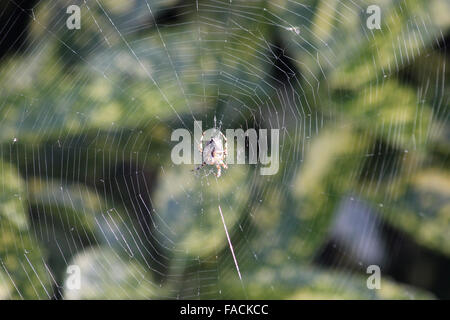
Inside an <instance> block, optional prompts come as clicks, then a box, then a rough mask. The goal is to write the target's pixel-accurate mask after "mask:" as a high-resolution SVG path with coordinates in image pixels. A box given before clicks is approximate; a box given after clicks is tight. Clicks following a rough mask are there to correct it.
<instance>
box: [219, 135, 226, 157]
mask: <svg viewBox="0 0 450 320" xmlns="http://www.w3.org/2000/svg"><path fill="white" fill-rule="evenodd" d="M220 134H221V135H222V138H223V140H224V141H225V144H224V146H223V154H224V156H225V157H226V156H227V155H228V144H227V137H225V135H224V134H223V133H222V132H220Z"/></svg>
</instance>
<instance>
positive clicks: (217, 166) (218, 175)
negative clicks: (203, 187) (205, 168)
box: [216, 164, 222, 178]
mask: <svg viewBox="0 0 450 320" xmlns="http://www.w3.org/2000/svg"><path fill="white" fill-rule="evenodd" d="M216 168H217V174H216V177H217V178H219V177H220V174H221V171H222V170H221V169H220V164H217V165H216Z"/></svg>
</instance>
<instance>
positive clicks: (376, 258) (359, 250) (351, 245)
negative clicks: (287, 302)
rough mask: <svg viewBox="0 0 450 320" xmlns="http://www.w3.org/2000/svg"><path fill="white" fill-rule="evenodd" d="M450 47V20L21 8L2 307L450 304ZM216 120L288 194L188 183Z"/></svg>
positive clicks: (244, 9)
mask: <svg viewBox="0 0 450 320" xmlns="http://www.w3.org/2000/svg"><path fill="white" fill-rule="evenodd" d="M373 4H376V5H378V6H379V7H380V8H381V29H380V30H378V29H369V28H368V26H367V23H366V22H367V19H368V18H369V16H370V14H368V13H367V11H366V9H367V7H368V6H369V5H373ZM69 5H78V6H79V8H80V22H81V28H80V29H79V30H78V29H72V30H71V29H69V28H68V27H67V23H66V22H67V19H68V18H69V17H70V16H71V14H68V13H67V7H68V6H69ZM449 36H450V2H449V1H448V0H433V1H426V0H423V1H419V0H411V1H410V0H408V1H394V0H383V1H381V0H378V1H376V0H370V1H361V0H354V1H337V0H332V1H329V0H304V1H300V0H296V1H293V0H274V1H259V0H246V1H243V0H234V1H228V0H226V1H225V0H198V1H190V0H183V1H182V0H166V1H157V0H142V1H141V0H139V1H137V0H127V1H118V0H86V1H81V0H70V1H69V0H67V1H66V0H57V1H55V0H53V1H52V0H33V1H25V0H6V1H2V2H1V4H0V91H1V94H0V299H235V298H236V299H237V298H243V299H245V298H252V299H266V298H268V299H345V298H354V299H433V298H447V299H448V298H450V276H449V274H448V273H449V272H450V172H449V170H448V169H449V150H450V141H449V138H450V127H449V118H448V117H449V108H448V106H449V81H450V78H449V69H450V65H449V59H450V55H449V52H448V50H449V49H448V43H449V41H450V39H449ZM214 119H216V125H217V126H220V127H221V128H223V129H229V128H230V129H237V128H242V129H244V130H247V129H248V128H256V129H279V130H280V169H279V171H278V173H277V174H276V175H272V176H262V175H260V168H261V165H230V166H229V168H228V170H224V171H223V173H222V177H220V178H218V179H217V178H216V177H215V176H214V174H212V170H211V168H205V169H203V170H201V171H200V172H198V173H197V174H195V173H193V172H192V171H191V170H192V169H193V168H194V165H174V164H173V162H172V161H171V157H170V154H171V150H172V148H173V146H174V145H175V144H176V143H177V142H174V141H171V133H172V132H173V131H174V130H175V129H178V128H185V129H188V130H189V131H190V132H193V129H194V121H195V120H199V121H202V122H203V128H204V129H205V128H210V127H213V126H214V123H215V122H214ZM229 143H230V142H229ZM194 144H195V143H194V142H193V143H192V148H193V152H194V150H196V147H195V146H194ZM219 207H220V208H221V209H222V212H223V217H224V221H225V225H226V227H227V229H228V232H229V235H230V241H231V243H232V245H233V248H234V253H235V256H236V262H237V264H238V266H239V270H240V273H241V275H242V279H240V278H239V275H238V272H237V269H236V265H235V262H234V259H233V255H232V252H231V250H230V245H229V243H228V240H227V237H226V233H225V229H224V224H223V223H222V219H221V216H220V212H219ZM73 265H75V266H77V267H78V268H79V271H80V276H81V285H80V287H79V288H76V289H74V288H73V287H71V286H70V285H69V284H70V282H69V278H70V277H71V275H73V274H72V273H71V272H72V271H71V269H70V266H73ZM370 265H377V266H379V267H380V270H381V288H380V289H370V288H369V287H368V286H367V279H368V277H369V276H370V274H368V273H367V268H368V266H370Z"/></svg>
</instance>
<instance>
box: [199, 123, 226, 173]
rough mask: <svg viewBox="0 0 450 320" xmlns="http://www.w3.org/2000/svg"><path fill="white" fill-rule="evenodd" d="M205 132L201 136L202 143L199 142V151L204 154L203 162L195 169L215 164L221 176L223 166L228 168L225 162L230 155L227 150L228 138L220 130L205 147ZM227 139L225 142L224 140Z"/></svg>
mask: <svg viewBox="0 0 450 320" xmlns="http://www.w3.org/2000/svg"><path fill="white" fill-rule="evenodd" d="M204 136H205V132H203V133H202V137H201V138H200V143H199V144H198V151H199V152H200V153H201V154H202V164H201V165H200V166H198V167H197V168H196V169H195V170H196V171H197V170H199V169H201V168H203V167H204V166H205V165H215V166H216V168H217V173H216V177H217V178H219V177H220V175H221V171H222V170H221V169H222V167H223V168H224V169H228V166H227V164H226V163H225V160H226V157H227V155H228V153H227V152H228V151H227V138H226V137H225V135H224V134H223V133H222V132H220V131H219V133H217V134H216V135H215V136H213V137H211V139H210V140H209V141H207V142H206V144H205V147H204V148H203V138H204ZM222 138H223V141H225V144H224V143H223V141H222Z"/></svg>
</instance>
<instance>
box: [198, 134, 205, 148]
mask: <svg viewBox="0 0 450 320" xmlns="http://www.w3.org/2000/svg"><path fill="white" fill-rule="evenodd" d="M204 136H205V132H203V133H202V137H201V138H200V142H199V144H198V145H197V148H198V151H200V153H203V137H204Z"/></svg>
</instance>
